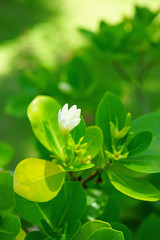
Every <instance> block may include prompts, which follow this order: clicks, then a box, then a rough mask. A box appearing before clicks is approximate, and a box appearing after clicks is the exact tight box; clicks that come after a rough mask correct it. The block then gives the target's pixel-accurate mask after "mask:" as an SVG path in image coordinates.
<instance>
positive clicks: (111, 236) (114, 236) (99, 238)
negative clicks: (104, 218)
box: [87, 228, 125, 240]
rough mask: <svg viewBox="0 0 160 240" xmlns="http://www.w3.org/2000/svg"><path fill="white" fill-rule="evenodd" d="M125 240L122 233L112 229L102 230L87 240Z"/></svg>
mask: <svg viewBox="0 0 160 240" xmlns="http://www.w3.org/2000/svg"><path fill="white" fill-rule="evenodd" d="M106 239H107V240H125V239H124V236H123V233H122V232H120V231H117V230H114V229H112V228H102V229H99V230H97V231H96V232H94V233H93V234H91V235H90V236H89V238H88V239H87V240H106Z"/></svg>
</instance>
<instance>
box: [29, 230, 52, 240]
mask: <svg viewBox="0 0 160 240" xmlns="http://www.w3.org/2000/svg"><path fill="white" fill-rule="evenodd" d="M51 239H52V238H50V237H48V236H47V235H46V234H45V233H43V232H40V231H34V232H29V233H28V234H27V236H26V237H25V240H51Z"/></svg>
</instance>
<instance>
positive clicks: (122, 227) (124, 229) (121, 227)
mask: <svg viewBox="0 0 160 240" xmlns="http://www.w3.org/2000/svg"><path fill="white" fill-rule="evenodd" d="M112 228H114V229H116V230H118V231H121V232H123V235H124V239H125V240H131V239H132V232H131V231H130V230H129V229H128V228H127V227H126V226H125V225H123V224H122V223H119V222H115V223H112Z"/></svg>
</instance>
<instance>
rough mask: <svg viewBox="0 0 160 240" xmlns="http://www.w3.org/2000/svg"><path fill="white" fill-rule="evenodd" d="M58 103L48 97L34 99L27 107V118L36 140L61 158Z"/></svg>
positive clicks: (61, 140) (61, 139) (62, 141)
mask: <svg viewBox="0 0 160 240" xmlns="http://www.w3.org/2000/svg"><path fill="white" fill-rule="evenodd" d="M60 108H61V106H60V105H59V103H58V102H57V101H56V100H55V99H54V98H51V97H48V96H38V97H36V98H35V99H34V100H33V101H32V102H31V104H30V105H29V107H28V117H29V120H30V122H31V125H32V129H33V132H34V134H35V135H36V137H37V138H38V140H39V141H40V142H41V143H42V144H43V145H44V146H45V147H46V148H47V149H48V150H49V151H51V152H53V153H54V154H55V155H57V156H59V157H60V158H63V152H62V147H63V146H64V140H63V137H62V134H61V132H60V130H59V126H58V111H59V109H60Z"/></svg>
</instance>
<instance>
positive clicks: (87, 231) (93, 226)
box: [73, 220, 111, 240]
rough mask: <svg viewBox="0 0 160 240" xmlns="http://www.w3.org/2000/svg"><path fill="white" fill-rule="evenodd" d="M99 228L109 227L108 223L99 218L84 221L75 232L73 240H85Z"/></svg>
mask: <svg viewBox="0 0 160 240" xmlns="http://www.w3.org/2000/svg"><path fill="white" fill-rule="evenodd" d="M101 228H111V226H110V224H109V223H106V222H103V221H100V220H94V221H89V222H86V223H85V224H84V225H83V226H82V227H81V228H80V230H79V231H78V232H77V234H76V235H75V237H74V238H73V240H82V239H83V240H87V239H88V237H89V236H90V235H91V234H92V233H93V232H95V231H96V230H98V229H101Z"/></svg>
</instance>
